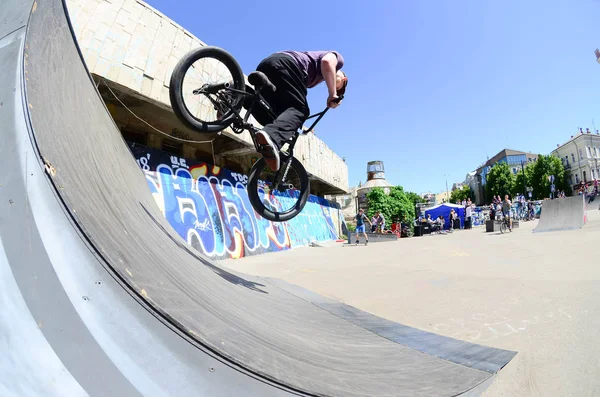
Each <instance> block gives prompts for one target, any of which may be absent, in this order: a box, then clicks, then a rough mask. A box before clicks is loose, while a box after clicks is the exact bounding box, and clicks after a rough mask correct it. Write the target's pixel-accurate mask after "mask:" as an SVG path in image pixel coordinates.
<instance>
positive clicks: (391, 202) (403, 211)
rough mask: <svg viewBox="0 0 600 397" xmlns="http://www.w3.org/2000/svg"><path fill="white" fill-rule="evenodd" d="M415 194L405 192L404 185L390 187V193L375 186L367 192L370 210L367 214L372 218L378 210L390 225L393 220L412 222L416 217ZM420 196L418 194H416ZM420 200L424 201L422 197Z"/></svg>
mask: <svg viewBox="0 0 600 397" xmlns="http://www.w3.org/2000/svg"><path fill="white" fill-rule="evenodd" d="M413 195H415V194H414V193H412V194H407V193H406V192H404V188H403V187H402V186H393V187H392V188H390V193H389V195H387V194H385V191H384V190H383V189H382V188H379V187H376V188H373V189H372V190H371V191H370V192H369V193H367V200H368V203H369V210H368V213H367V215H368V216H369V218H371V217H372V216H373V215H375V213H376V212H378V211H379V212H381V213H382V214H383V216H384V217H385V219H386V223H387V224H388V225H389V224H390V223H391V222H397V221H404V222H410V221H411V220H412V219H414V217H415V203H414V200H415V197H414V196H413ZM416 196H417V197H418V195H416ZM419 200H421V201H422V199H421V198H419Z"/></svg>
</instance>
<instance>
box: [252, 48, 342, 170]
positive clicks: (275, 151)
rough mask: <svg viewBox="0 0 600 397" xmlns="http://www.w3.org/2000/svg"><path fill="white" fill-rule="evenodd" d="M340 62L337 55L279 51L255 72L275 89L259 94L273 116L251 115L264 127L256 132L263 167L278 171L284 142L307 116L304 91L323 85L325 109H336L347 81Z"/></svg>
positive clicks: (324, 52)
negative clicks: (323, 83)
mask: <svg viewBox="0 0 600 397" xmlns="http://www.w3.org/2000/svg"><path fill="white" fill-rule="evenodd" d="M342 66H344V58H343V57H342V55H341V54H340V53H339V52H337V51H282V52H277V53H275V54H272V55H269V56H268V57H266V58H265V59H263V60H262V61H261V62H260V63H259V65H258V66H257V67H256V70H257V71H259V72H262V73H264V74H265V75H266V76H267V77H268V78H269V80H270V81H271V83H273V84H274V85H275V87H276V90H275V91H274V92H266V91H263V92H262V93H261V94H262V95H263V97H264V98H265V100H266V101H267V102H268V103H269V105H270V106H271V107H272V109H273V111H274V113H275V114H276V115H277V118H276V119H275V120H271V119H270V118H269V117H268V115H267V114H266V112H264V111H263V110H262V109H256V110H253V112H252V115H253V116H254V118H256V120H257V121H258V122H259V123H260V124H262V125H263V126H264V127H263V129H262V130H261V131H259V132H257V134H256V140H257V142H258V143H259V144H260V145H261V146H262V153H261V154H262V155H263V158H264V159H265V162H266V163H267V166H268V167H269V168H270V169H271V170H273V171H277V170H279V164H280V160H279V151H280V149H281V147H282V146H283V145H284V144H285V142H286V141H288V140H290V139H291V138H292V137H293V136H294V134H295V133H296V131H297V130H298V129H299V128H300V127H302V124H304V122H305V121H306V118H307V117H308V116H309V115H310V109H309V107H308V101H307V99H306V96H307V90H308V88H313V87H315V86H316V85H318V84H320V83H321V82H323V81H325V84H326V85H327V91H328V93H329V95H328V97H327V107H329V108H336V107H338V106H339V105H340V103H341V101H340V102H338V101H337V100H338V98H339V97H340V96H342V95H343V94H344V92H345V91H346V85H347V84H348V78H347V77H346V75H345V73H344V72H342V71H341V70H340V69H341V68H342Z"/></svg>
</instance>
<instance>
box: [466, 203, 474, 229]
mask: <svg viewBox="0 0 600 397" xmlns="http://www.w3.org/2000/svg"><path fill="white" fill-rule="evenodd" d="M472 206H473V204H472V203H471V199H469V201H467V203H466V205H465V223H466V224H465V229H471V227H472V225H471V211H472V209H473V208H472Z"/></svg>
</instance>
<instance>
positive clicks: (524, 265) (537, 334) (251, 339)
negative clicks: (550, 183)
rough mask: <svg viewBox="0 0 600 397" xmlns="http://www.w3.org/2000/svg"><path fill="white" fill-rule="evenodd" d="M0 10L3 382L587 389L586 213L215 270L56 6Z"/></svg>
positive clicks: (147, 390)
mask: <svg viewBox="0 0 600 397" xmlns="http://www.w3.org/2000/svg"><path fill="white" fill-rule="evenodd" d="M0 10H2V11H5V10H8V11H9V12H8V13H6V12H3V13H0V22H1V23H0V38H1V41H0V63H1V64H0V66H1V67H2V70H4V71H5V72H6V73H4V74H3V75H2V76H1V77H2V79H3V80H2V84H0V122H1V123H2V125H3V129H2V137H3V139H2V144H1V145H0V150H1V153H2V156H0V169H3V170H10V171H9V172H3V173H2V174H0V202H1V203H2V206H0V220H1V222H0V286H1V288H0V306H1V307H2V308H3V310H2V311H1V313H0V340H2V341H3V348H4V350H3V354H2V355H1V356H0V395H2V396H5V395H6V396H23V395H31V396H38V395H40V396H84V395H92V396H94V395H102V396H104V395H115V396H121V395H123V396H137V395H148V396H155V395H156V396H167V395H177V396H188V395H189V396H237V395H245V396H287V395H335V396H391V395H394V396H401V395H406V396H419V395H423V396H430V395H436V396H455V395H468V396H475V395H480V394H481V393H486V391H485V390H486V388H487V394H488V395H501V394H493V393H503V392H504V391H503V390H508V391H509V394H508V395H532V394H533V395H535V393H538V394H539V395H553V393H558V392H561V393H562V394H560V395H565V394H567V395H568V394H574V395H585V394H586V393H588V394H589V393H592V394H593V391H594V390H597V386H596V385H595V384H593V383H592V382H593V378H594V377H593V376H592V374H593V373H595V372H597V363H593V362H592V361H590V360H592V359H590V357H598V354H597V353H598V352H597V350H595V349H597V347H595V344H593V342H592V343H591V344H590V342H587V344H586V341H593V340H594V338H593V336H594V335H593V334H592V333H591V332H592V330H593V329H597V325H598V324H597V323H594V321H597V320H594V318H598V316H597V314H598V313H597V311H598V310H597V306H596V305H595V303H594V302H593V301H592V299H591V297H592V295H591V294H592V293H593V292H594V291H595V290H597V288H596V287H597V285H596V284H595V282H594V274H595V273H594V269H593V266H592V265H591V264H590V263H589V261H586V260H584V259H582V256H581V255H584V253H587V252H589V248H588V249H587V250H585V249H584V248H587V247H590V248H592V249H593V245H592V244H593V241H594V239H591V240H590V239H589V237H588V236H589V235H588V234H586V233H590V235H591V236H592V237H593V238H595V241H597V237H598V236H597V234H594V233H596V232H597V230H596V229H597V224H596V223H594V220H593V219H592V217H591V216H590V223H589V224H588V225H586V227H585V228H583V229H581V230H579V231H573V232H568V233H570V234H562V233H560V234H551V233H544V234H539V235H536V237H531V236H532V235H531V234H530V233H525V232H524V230H525V231H526V228H527V227H529V226H528V225H527V226H524V227H523V228H520V229H519V230H518V231H516V232H514V233H512V234H507V235H502V236H500V235H495V234H494V235H485V234H481V233H479V234H478V232H479V230H477V229H475V230H471V231H464V232H457V233H455V234H453V235H450V236H432V237H427V238H422V239H408V240H405V239H402V240H400V241H397V242H394V243H379V244H377V245H376V244H373V245H372V246H368V247H364V246H357V247H353V246H343V245H339V246H332V247H329V248H307V249H300V250H295V251H292V252H289V253H283V254H273V255H263V256H259V257H256V259H257V260H258V259H260V266H258V263H259V262H257V261H254V262H253V261H252V260H242V261H239V262H235V263H230V262H226V263H225V262H224V263H211V262H210V261H208V260H206V258H204V257H202V256H201V255H199V254H198V252H196V251H194V250H193V249H191V248H190V247H189V246H187V245H186V244H185V242H184V241H183V240H181V238H180V237H179V236H178V235H177V234H176V233H175V232H174V231H173V230H172V229H171V228H170V226H169V224H168V223H167V222H166V220H165V219H164V218H163V217H162V214H161V213H160V211H159V210H158V208H157V207H156V204H155V202H154V199H153V198H152V196H151V195H150V192H149V190H148V186H147V184H146V181H145V180H144V176H143V173H142V172H141V171H140V169H139V168H138V166H137V164H136V163H135V161H134V159H133V158H132V156H131V153H130V152H129V150H128V149H127V146H126V145H125V143H124V142H123V140H122V138H121V135H120V133H119V131H118V130H117V129H116V128H115V126H114V123H113V122H112V120H111V119H110V117H109V115H108V112H107V110H106V108H105V107H104V105H103V103H102V101H101V99H100V97H99V95H98V93H97V91H96V89H95V87H94V85H93V83H92V81H91V79H90V78H89V75H88V74H87V71H86V70H85V68H84V65H83V63H82V61H81V56H80V54H79V53H78V51H77V48H76V47H75V43H74V41H73V33H72V31H71V30H70V27H69V25H68V19H67V17H66V14H65V9H64V7H63V4H62V3H61V2H60V1H57V0H48V1H43V2H34V1H31V2H23V1H21V0H8V1H7V2H5V3H3V4H2V5H1V6H0ZM584 232H585V233H584ZM469 233H471V234H469ZM578 233H579V234H578ZM478 235H479V237H477V236H478ZM521 236H522V237H521ZM527 236H529V237H527ZM537 236H539V237H537ZM556 236H558V237H556ZM565 236H579V237H577V238H575V239H571V238H567V237H565ZM476 238H479V239H480V240H473V241H471V240H470V239H476ZM521 238H522V239H523V240H521ZM532 238H533V239H534V240H531V239H532ZM443 239H446V240H443ZM510 239H512V240H510ZM527 239H530V240H527ZM571 240H572V241H571ZM452 241H454V243H452ZM511 241H516V243H513V242H511ZM519 241H521V242H519ZM523 241H525V242H527V241H529V243H522V242H523ZM590 243H592V244H590ZM389 244H395V245H393V246H392V245H389ZM435 244H441V245H437V246H436V245H435ZM474 246H475V247H476V248H474ZM387 247H389V248H387ZM397 247H400V248H397ZM540 247H543V248H544V249H545V250H550V251H549V252H550V253H548V252H546V251H543V254H542V251H539V250H540V249H541V248H540ZM398 249H399V251H398ZM560 249H563V250H564V249H566V250H567V251H565V253H564V254H560V252H563V251H560V252H558V251H557V250H560ZM310 250H322V251H320V255H319V256H318V258H317V259H315V258H314V257H309V256H305V257H303V255H307V253H311V252H314V251H310ZM336 250H337V251H336ZM553 250H554V251H553ZM569 250H570V251H569ZM538 251H539V252H538ZM286 255H288V256H286ZM312 255H313V256H314V254H312ZM340 255H341V256H340ZM578 255H579V256H578ZM517 258H518V259H517ZM561 258H564V259H561ZM586 258H587V257H586ZM349 259H351V261H350V262H349V263H350V265H348V260H349ZM377 261H378V262H377ZM530 261H531V262H532V265H529V262H530ZM541 262H544V263H541ZM319 263H321V264H322V265H319ZM307 264H310V266H307ZM223 266H232V267H234V268H236V269H238V270H241V271H242V272H244V273H251V272H254V273H256V274H263V276H266V277H269V278H266V277H255V276H250V275H248V274H244V273H242V272H239V273H238V271H237V270H231V271H227V270H225V269H224V267H223ZM277 266H278V267H277ZM319 266H322V267H321V268H319ZM329 266H333V267H332V268H328V267H329ZM294 269H297V270H294ZM328 269H329V270H328ZM269 272H273V273H279V274H278V275H277V274H269ZM273 276H276V277H277V278H278V279H280V280H283V281H280V280H277V279H272V278H271V277H273ZM307 276H308V278H307ZM373 277H375V279H373ZM307 280H312V282H308V283H307ZM285 281H288V282H291V283H292V284H296V285H298V286H300V287H308V288H307V290H303V289H301V288H300V287H295V286H294V285H292V284H286V283H285ZM308 291H313V292H317V293H321V295H322V296H319V295H316V294H314V293H311V292H308ZM386 291H387V292H386ZM327 297H330V298H334V299H335V300H337V301H340V302H341V303H339V302H336V301H335V300H330V299H328V298H327ZM344 303H346V304H350V305H352V306H356V307H357V308H358V309H363V310H366V312H361V311H359V310H357V309H353V308H352V307H350V306H344V305H343V304H344ZM367 312H371V313H373V314H375V315H378V316H380V317H374V316H373V315H369V314H368V313H367ZM398 319H403V320H405V321H403V323H404V324H406V325H407V326H404V325H401V324H399V323H393V322H391V321H389V320H398ZM538 324H539V326H538ZM411 327H415V328H411ZM543 331H545V332H546V333H544V332H543ZM526 337H529V338H530V339H529V344H527V343H523V339H522V338H526ZM452 338H454V339H452ZM552 348H553V349H555V350H553V351H552V352H553V353H554V354H551V353H549V352H548V349H552ZM515 352H518V354H517V355H516V356H514V355H515ZM534 353H537V354H534ZM513 357H514V358H513ZM511 360H512V361H511ZM507 363H509V364H508V366H506V367H504V366H505V365H506V364H507ZM502 368H504V369H502ZM501 369H502V370H501ZM505 370H506V373H505ZM498 371H500V372H498ZM496 373H499V374H500V375H495V374H496ZM548 374H552V376H554V377H553V378H552V379H550V375H548ZM494 380H495V382H493V381H494ZM490 385H491V387H490ZM503 387H504V389H502V388H503ZM551 387H552V388H551ZM532 391H533V392H532ZM546 392H547V393H546ZM519 393H525V394H519ZM555 395H558V394H555Z"/></svg>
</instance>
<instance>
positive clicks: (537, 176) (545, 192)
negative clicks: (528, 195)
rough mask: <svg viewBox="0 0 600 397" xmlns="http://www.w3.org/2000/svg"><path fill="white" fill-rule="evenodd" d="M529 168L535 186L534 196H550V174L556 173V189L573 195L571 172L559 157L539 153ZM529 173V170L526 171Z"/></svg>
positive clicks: (539, 197) (532, 183) (531, 182)
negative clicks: (570, 179)
mask: <svg viewBox="0 0 600 397" xmlns="http://www.w3.org/2000/svg"><path fill="white" fill-rule="evenodd" d="M527 168H531V180H530V181H529V183H530V186H531V187H532V188H533V198H534V199H536V200H541V199H544V198H546V197H550V185H551V183H550V181H549V180H548V176H550V175H554V184H555V185H556V190H557V191H559V190H561V191H563V190H564V192H565V194H567V195H571V194H572V193H573V192H572V191H571V184H570V183H569V178H570V177H571V175H570V173H569V172H568V171H567V170H565V167H564V166H563V164H562V161H561V160H560V159H559V158H558V157H554V156H544V155H539V156H538V158H537V161H536V162H535V163H532V164H531V165H529V166H528V167H526V169H527ZM526 175H527V172H526Z"/></svg>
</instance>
